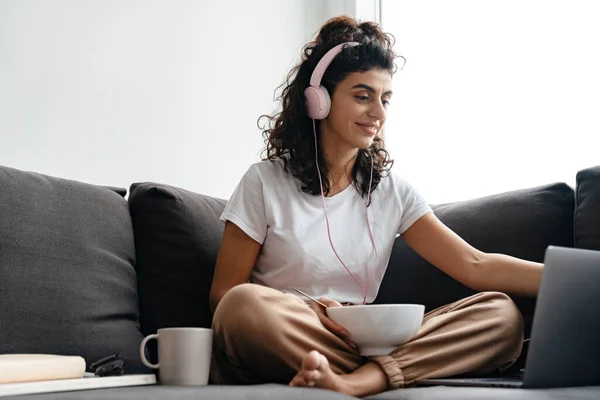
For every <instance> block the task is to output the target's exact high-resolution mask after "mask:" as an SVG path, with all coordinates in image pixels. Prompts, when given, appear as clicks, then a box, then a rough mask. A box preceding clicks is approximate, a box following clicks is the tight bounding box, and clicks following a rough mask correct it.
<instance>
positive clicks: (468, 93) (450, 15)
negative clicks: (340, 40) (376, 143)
mask: <svg viewBox="0 0 600 400" xmlns="http://www.w3.org/2000/svg"><path fill="white" fill-rule="evenodd" d="M598 15H600V3H599V2H597V1H593V0H556V1H547V0H525V1H523V0H502V1H498V0H496V1H481V0H457V1H446V0H427V1H410V0H382V24H383V28H384V29H385V30H386V31H389V32H391V33H392V34H393V35H394V36H395V37H396V40H397V44H396V51H397V52H398V53H400V54H402V55H404V56H405V57H406V58H407V60H408V61H407V63H406V66H405V68H404V70H403V71H402V72H399V73H398V74H397V75H396V77H395V78H394V98H393V99H392V102H391V106H390V109H389V110H390V111H389V120H388V123H387V132H386V142H387V145H388V147H389V148H390V149H391V151H392V154H393V156H394V158H395V159H396V164H395V165H394V168H395V169H396V170H397V171H398V172H399V173H401V174H402V175H403V176H405V177H406V178H407V179H409V180H410V181H411V182H412V183H413V184H414V185H415V186H416V187H417V188H418V189H419V190H420V191H421V192H422V193H423V195H424V196H425V197H426V198H427V199H428V200H429V201H430V202H432V203H438V202H450V201H455V200H463V199H469V198H475V197H479V196H484V195H488V194H493V193H498V192H502V191H508V190H513V189H520V188H527V187H531V186H535V185H543V184H546V183H551V182H557V181H563V182H567V183H568V184H570V185H572V186H574V185H575V175H576V173H577V171H578V170H580V169H582V168H586V167H591V166H594V165H600V118H598V115H599V111H600V95H599V94H600V73H599V71H600V52H599V51H598V50H597V49H598V48H599V46H600V45H599V43H598V39H599V38H600V24H598Z"/></svg>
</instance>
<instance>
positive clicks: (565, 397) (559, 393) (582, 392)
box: [366, 386, 600, 400]
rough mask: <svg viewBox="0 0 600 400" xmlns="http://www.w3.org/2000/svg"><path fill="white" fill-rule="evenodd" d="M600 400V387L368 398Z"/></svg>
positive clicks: (411, 392)
mask: <svg viewBox="0 0 600 400" xmlns="http://www.w3.org/2000/svg"><path fill="white" fill-rule="evenodd" d="M598 398H600V387H574V388H560V389H534V390H532V389H508V388H507V389H504V388H460V387H446V386H435V387H428V388H410V389H398V390H394V391H390V392H385V393H380V394H377V395H374V396H370V397H366V399H369V400H570V399H577V400H584V399H588V400H593V399H598Z"/></svg>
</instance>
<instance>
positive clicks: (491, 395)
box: [15, 384, 600, 400]
mask: <svg viewBox="0 0 600 400" xmlns="http://www.w3.org/2000/svg"><path fill="white" fill-rule="evenodd" d="M599 398H600V387H582V388H569V389H542V390H540V389H536V390H528V389H495V388H494V389H485V388H448V387H443V386H440V387H431V388H412V389H398V390H393V391H389V392H384V393H379V394H377V395H374V396H370V397H366V399H369V400H371V399H372V400H375V399H381V400H383V399H389V400H396V399H398V400H438V399H439V400H442V399H444V400H445V399H453V400H463V399H464V400H512V399H517V400H546V399H548V400H570V399H577V400H586V399H589V400H597V399H599ZM34 399H35V400H41V399H44V400H58V399H65V400H69V399H82V400H104V399H106V400H154V399H161V400H162V399H173V400H213V399H222V400H237V399H239V400H265V399H269V400H279V399H286V400H308V399H310V400H313V399H314V400H349V399H354V397H350V396H345V395H342V394H339V393H336V392H332V391H329V390H323V389H313V388H292V387H289V386H286V385H276V384H269V385H253V386H212V385H209V386H205V387H175V386H161V385H156V386H140V387H131V388H118V389H100V390H86V391H77V392H66V393H48V394H39V395H29V396H19V397H15V400H34Z"/></svg>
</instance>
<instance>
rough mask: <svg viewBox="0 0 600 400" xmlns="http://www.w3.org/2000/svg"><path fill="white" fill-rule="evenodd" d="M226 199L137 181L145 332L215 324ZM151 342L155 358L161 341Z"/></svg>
mask: <svg viewBox="0 0 600 400" xmlns="http://www.w3.org/2000/svg"><path fill="white" fill-rule="evenodd" d="M225 204H226V201H225V200H221V199H216V198H212V197H209V196H204V195H201V194H197V193H193V192H190V191H187V190H184V189H181V188H176V187H173V186H168V185H162V184H157V183H148V182H146V183H134V184H133V185H132V186H131V194H130V198H129V209H130V213H131V217H132V222H133V229H134V234H135V247H136V254H137V255H136V258H137V261H136V265H135V268H136V271H137V274H138V290H139V298H140V326H141V330H142V333H144V334H150V333H154V332H156V330H157V329H159V328H163V327H183V326H189V327H196V326H198V327H207V328H209V327H210V326H211V320H212V314H211V312H210V308H209V305H208V295H209V291H210V285H211V282H212V276H213V272H214V265H215V261H216V258H217V251H218V249H219V243H220V242H221V237H222V234H223V227H224V225H223V223H222V222H221V221H220V220H219V216H220V215H221V213H222V211H223V209H224V208H225ZM148 348H149V350H150V353H151V358H152V359H155V357H156V348H155V342H154V341H153V342H151V343H149V347H148Z"/></svg>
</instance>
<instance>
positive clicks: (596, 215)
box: [575, 165, 600, 250]
mask: <svg viewBox="0 0 600 400" xmlns="http://www.w3.org/2000/svg"><path fill="white" fill-rule="evenodd" d="M575 247H579V248H583V249H591V250H600V165H599V166H597V167H592V168H587V169H584V170H581V171H579V172H578V173H577V188H576V205H575Z"/></svg>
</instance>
